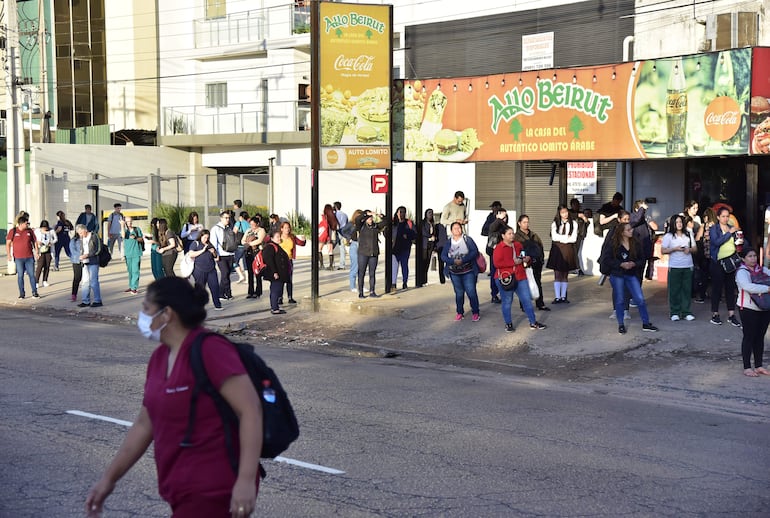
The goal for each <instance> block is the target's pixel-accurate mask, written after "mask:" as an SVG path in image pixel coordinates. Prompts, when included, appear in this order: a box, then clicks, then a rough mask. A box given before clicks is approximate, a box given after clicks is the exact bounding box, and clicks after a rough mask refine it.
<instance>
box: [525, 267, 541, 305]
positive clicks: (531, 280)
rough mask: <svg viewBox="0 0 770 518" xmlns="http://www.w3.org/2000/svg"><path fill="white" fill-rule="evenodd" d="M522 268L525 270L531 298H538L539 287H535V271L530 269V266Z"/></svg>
mask: <svg viewBox="0 0 770 518" xmlns="http://www.w3.org/2000/svg"><path fill="white" fill-rule="evenodd" d="M524 270H525V271H526V272H527V283H528V284H529V294H530V296H531V297H532V300H536V299H539V298H540V289H539V288H538V287H537V281H536V280H535V272H533V271H532V268H525V269H524Z"/></svg>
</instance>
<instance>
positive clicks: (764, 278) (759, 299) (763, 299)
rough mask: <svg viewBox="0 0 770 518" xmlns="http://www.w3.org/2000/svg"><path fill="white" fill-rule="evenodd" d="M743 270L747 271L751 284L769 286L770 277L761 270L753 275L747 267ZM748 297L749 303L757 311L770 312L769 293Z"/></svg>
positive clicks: (750, 294) (754, 294) (753, 294)
mask: <svg viewBox="0 0 770 518" xmlns="http://www.w3.org/2000/svg"><path fill="white" fill-rule="evenodd" d="M744 268H745V269H746V270H748V272H749V276H750V277H751V282H752V284H763V285H765V286H770V276H768V275H767V274H765V272H764V271H763V270H759V271H758V272H756V273H754V272H752V271H751V270H749V269H748V267H745V266H744ZM749 296H750V297H751V301H752V302H753V303H754V304H756V305H757V307H758V308H759V309H761V310H762V311H768V310H770V293H762V294H760V293H749ZM741 307H743V303H741Z"/></svg>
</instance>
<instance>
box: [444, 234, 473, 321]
mask: <svg viewBox="0 0 770 518" xmlns="http://www.w3.org/2000/svg"><path fill="white" fill-rule="evenodd" d="M450 231H451V235H450V236H449V239H448V240H447V244H446V246H445V247H444V249H443V250H442V251H441V254H442V257H441V258H442V259H443V261H444V263H445V264H446V273H447V274H448V275H449V279H450V280H451V281H452V287H453V288H454V291H455V307H456V309H457V314H456V315H455V321H460V320H462V319H463V318H464V315H465V308H464V305H465V296H466V295H467V296H468V300H469V301H470V303H471V313H473V321H474V322H478V321H479V320H481V315H480V314H479V295H478V293H476V277H477V276H478V274H479V267H478V264H477V262H476V256H478V255H479V248H478V247H477V246H476V243H475V242H474V241H473V239H471V238H470V237H468V236H466V235H465V234H463V226H462V224H460V223H459V222H457V221H455V222H454V223H452V225H451V227H450Z"/></svg>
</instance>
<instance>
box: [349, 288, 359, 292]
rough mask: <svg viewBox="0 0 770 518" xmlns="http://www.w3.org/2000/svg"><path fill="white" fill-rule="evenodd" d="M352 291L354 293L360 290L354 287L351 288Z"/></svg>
mask: <svg viewBox="0 0 770 518" xmlns="http://www.w3.org/2000/svg"><path fill="white" fill-rule="evenodd" d="M350 291H351V292H352V293H358V290H357V289H355V288H353V289H352V290H350Z"/></svg>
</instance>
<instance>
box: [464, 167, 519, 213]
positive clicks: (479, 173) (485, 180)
mask: <svg viewBox="0 0 770 518" xmlns="http://www.w3.org/2000/svg"><path fill="white" fill-rule="evenodd" d="M514 174H515V163H514V162H478V163H477V164H476V199H475V200H474V201H473V205H474V206H473V208H474V209H475V210H486V209H488V208H489V205H490V204H491V203H492V202H493V201H499V202H500V203H502V204H503V207H505V208H506V209H511V208H513V207H514V204H515V200H516V194H517V193H516V182H515V181H514Z"/></svg>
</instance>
